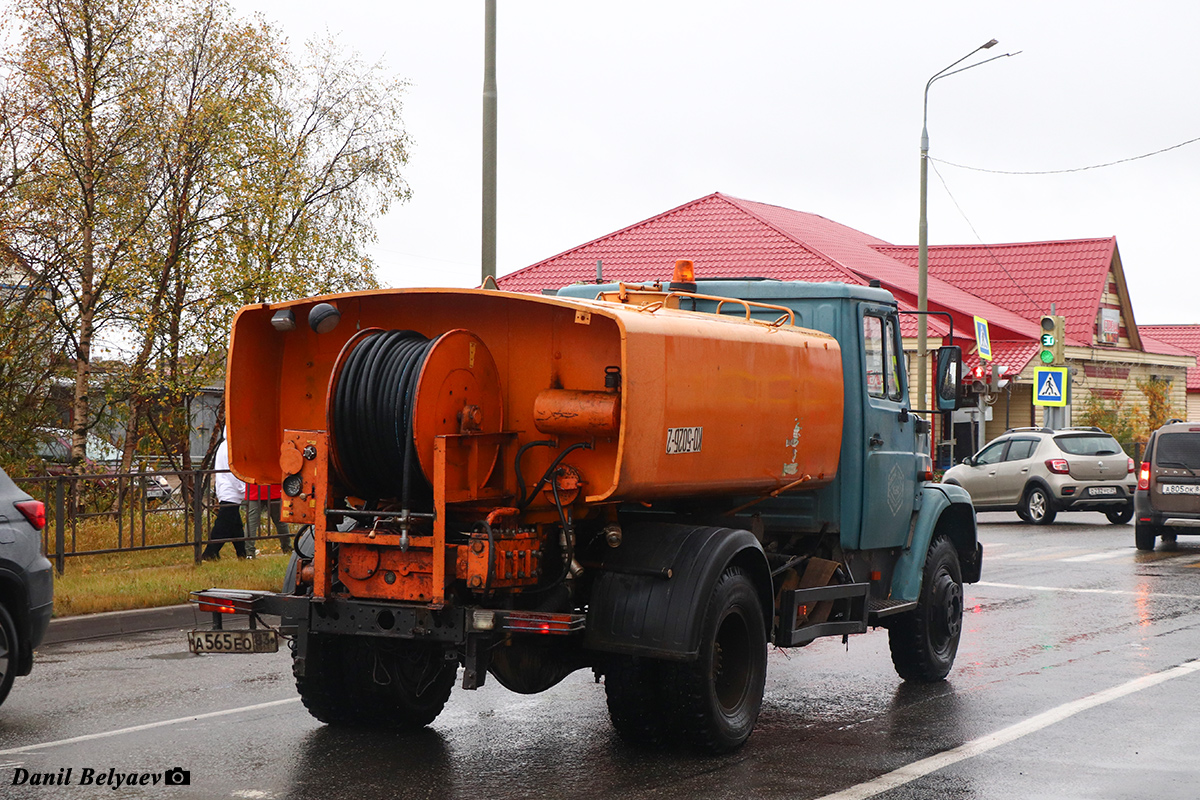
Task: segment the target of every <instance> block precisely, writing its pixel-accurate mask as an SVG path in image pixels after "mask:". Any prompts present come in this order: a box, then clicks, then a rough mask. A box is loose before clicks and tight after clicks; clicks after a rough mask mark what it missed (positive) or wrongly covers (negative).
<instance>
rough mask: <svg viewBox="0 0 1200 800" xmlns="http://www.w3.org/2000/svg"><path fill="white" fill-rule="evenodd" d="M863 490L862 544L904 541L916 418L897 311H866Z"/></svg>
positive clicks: (910, 502) (914, 484)
mask: <svg viewBox="0 0 1200 800" xmlns="http://www.w3.org/2000/svg"><path fill="white" fill-rule="evenodd" d="M862 333H863V336H862V343H863V344H862V346H863V361H862V363H863V375H862V376H861V379H862V380H863V381H864V382H865V387H864V388H865V391H864V395H865V402H864V404H863V427H862V436H863V442H862V445H861V446H862V448H863V453H864V457H863V482H864V485H863V493H862V503H863V506H862V530H861V535H860V537H859V547H860V548H862V549H864V550H868V549H873V548H878V547H895V546H902V545H903V544H904V543H905V541H906V540H907V538H908V528H909V521H910V518H911V517H912V512H913V504H914V495H915V493H916V487H917V469H918V457H917V455H916V454H915V453H914V450H915V449H916V442H917V436H916V418H915V417H913V416H912V415H911V414H910V413H909V411H908V406H909V403H908V385H907V381H906V379H905V378H906V376H905V370H904V365H903V362H902V359H903V358H904V354H903V351H902V350H901V348H900V325H899V322H898V318H897V316H896V313H895V311H893V310H891V309H889V308H886V307H878V308H875V307H871V306H865V307H864V308H863V311H862ZM847 377H849V376H847Z"/></svg>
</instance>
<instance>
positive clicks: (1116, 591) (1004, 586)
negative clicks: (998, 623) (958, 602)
mask: <svg viewBox="0 0 1200 800" xmlns="http://www.w3.org/2000/svg"><path fill="white" fill-rule="evenodd" d="M971 585H972V586H988V587H992V588H994V589H1023V590H1025V591H1028V592H1069V593H1073V594H1111V595H1120V596H1127V597H1172V598H1176V599H1181V600H1200V595H1197V594H1168V593H1166V592H1150V591H1145V592H1142V591H1133V590H1131V589H1077V588H1075V587H1073V586H1025V585H1022V584H1019V583H993V582H991V581H979V582H977V583H973V584H971Z"/></svg>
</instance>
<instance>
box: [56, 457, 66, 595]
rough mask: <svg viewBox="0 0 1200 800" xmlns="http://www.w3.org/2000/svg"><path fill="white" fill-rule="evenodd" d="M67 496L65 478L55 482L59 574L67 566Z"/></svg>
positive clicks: (57, 565)
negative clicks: (64, 484)
mask: <svg viewBox="0 0 1200 800" xmlns="http://www.w3.org/2000/svg"><path fill="white" fill-rule="evenodd" d="M66 549H67V497H66V492H65V491H64V486H63V479H62V478H59V479H58V480H57V481H55V482H54V568H55V569H56V570H57V571H58V574H59V575H62V574H63V570H65V569H66V568H67V555H66V553H65V552H64V551H65V550H66Z"/></svg>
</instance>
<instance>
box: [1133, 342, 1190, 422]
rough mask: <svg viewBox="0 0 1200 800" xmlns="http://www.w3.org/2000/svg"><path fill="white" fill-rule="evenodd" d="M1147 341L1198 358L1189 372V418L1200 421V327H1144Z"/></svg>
mask: <svg viewBox="0 0 1200 800" xmlns="http://www.w3.org/2000/svg"><path fill="white" fill-rule="evenodd" d="M1141 332H1142V335H1143V337H1144V338H1145V339H1153V340H1154V341H1156V342H1162V343H1164V344H1167V345H1170V346H1173V347H1177V348H1179V349H1180V350H1183V351H1185V352H1187V353H1190V354H1191V355H1194V356H1196V363H1194V364H1192V365H1191V366H1189V367H1188V370H1187V418H1188V419H1189V420H1200V325H1143V326H1141Z"/></svg>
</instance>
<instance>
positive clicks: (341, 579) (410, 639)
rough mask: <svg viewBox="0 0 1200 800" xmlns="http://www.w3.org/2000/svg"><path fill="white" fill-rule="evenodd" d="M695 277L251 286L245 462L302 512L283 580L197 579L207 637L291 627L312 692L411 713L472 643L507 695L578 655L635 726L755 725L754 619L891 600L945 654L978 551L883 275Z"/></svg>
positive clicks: (874, 613)
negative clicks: (244, 625) (909, 366)
mask: <svg viewBox="0 0 1200 800" xmlns="http://www.w3.org/2000/svg"><path fill="white" fill-rule="evenodd" d="M678 266H679V268H680V269H681V270H686V269H687V268H688V267H689V264H688V263H687V262H681V263H680V264H679V265H678ZM688 278H689V276H688V275H686V274H681V275H679V280H678V281H677V282H674V283H671V284H669V285H667V286H665V287H664V286H662V285H659V284H650V285H637V286H634V285H625V284H617V285H604V286H595V285H577V286H571V287H567V288H565V289H563V290H561V291H560V292H559V293H558V295H557V296H531V295H525V294H515V293H508V292H501V291H488V290H482V289H413V290H408V289H404V290H385V291H372V292H355V293H349V294H342V295H336V296H328V297H318V298H311V299H305V300H298V301H295V302H287V303H278V304H271V305H256V306H248V307H246V308H243V309H242V310H241V311H240V312H239V313H238V315H237V318H236V319H235V321H234V325H233V332H232V337H231V342H230V347H229V362H228V372H227V388H226V417H227V430H228V434H227V435H228V439H229V452H230V466H231V469H232V470H233V472H234V473H236V474H237V475H238V477H240V478H242V479H243V480H245V481H247V482H253V483H259V484H270V483H282V485H283V495H284V499H283V519H284V520H285V521H287V522H292V523H298V524H301V525H303V526H305V527H304V528H303V529H302V530H303V531H304V533H303V535H302V536H298V538H297V547H296V552H295V555H294V556H293V559H292V564H291V567H290V569H289V572H288V576H287V578H286V581H285V585H284V587H283V591H282V592H279V593H269V592H249V591H239V590H231V589H209V590H205V591H201V592H195V593H193V596H192V600H193V602H195V603H197V604H198V605H199V607H200V608H201V609H202V610H207V611H212V612H213V617H214V630H211V631H194V632H192V633H191V635H190V637H189V639H190V642H191V648H192V650H193V651H194V652H256V651H263V650H273V649H276V648H277V646H278V639H279V638H280V637H283V638H285V639H286V640H288V642H289V644H290V646H291V648H292V652H293V659H294V673H295V677H296V686H297V689H298V690H299V693H300V696H301V698H302V700H303V702H304V704H305V706H306V707H307V708H308V709H309V711H310V712H311V713H312V714H313V715H314V716H315V717H317V718H318V719H320V720H322V721H324V722H326V723H329V724H354V725H379V726H387V727H401V728H403V727H419V726H423V725H427V724H429V723H430V722H432V721H433V720H434V718H436V717H437V715H438V714H439V713H440V712H441V710H442V708H443V706H444V705H445V703H446V702H447V700H448V698H449V696H450V693H451V690H452V688H453V686H454V684H455V683H456V682H458V675H459V668H460V667H461V669H462V673H461V675H462V677H461V684H462V687H463V688H464V689H474V688H477V687H479V686H481V685H482V684H483V683H484V680H485V678H486V677H487V676H488V675H489V674H490V675H491V676H492V677H494V678H495V680H497V681H498V682H499V683H501V684H503V685H504V686H505V687H507V688H508V689H510V690H512V691H515V692H522V693H533V692H540V691H543V690H545V689H548V688H550V687H551V686H553V685H555V684H556V683H558V682H559V681H561V680H562V679H563V678H564V677H566V676H567V675H569V674H570V673H572V672H574V671H575V670H578V669H584V668H590V669H591V670H593V671H594V672H595V674H596V675H597V678H600V677H602V678H603V682H604V690H605V692H606V695H607V701H608V709H609V712H610V716H611V719H612V724H613V725H614V727H615V728H616V730H617V731H618V732H619V734H620V735H621V736H622V737H623V738H625V739H627V740H629V741H632V742H638V743H654V742H657V741H660V740H664V739H667V738H671V739H676V738H684V739H686V740H688V741H690V742H691V743H692V744H693V745H694V746H695V747H696V748H698V749H700V750H704V751H709V752H721V751H726V750H730V749H732V748H735V747H737V746H739V745H740V744H742V743H743V742H744V741H745V740H746V738H747V737H748V736H749V735H750V732H751V730H752V729H753V727H754V724H755V720H756V719H757V717H758V713H759V708H760V706H761V703H762V696H763V686H764V681H765V674H766V665H767V647H768V645H769V644H774V645H775V646H776V647H797V646H802V645H805V644H808V643H809V642H811V641H813V640H814V639H816V638H818V637H822V636H846V635H848V634H852V633H862V632H865V631H867V630H868V629H869V628H871V627H884V628H887V629H888V632H889V637H890V642H891V653H892V660H893V662H894V664H895V667H896V670H897V672H898V673H899V675H900V676H901V677H902V678H904V679H905V680H915V681H937V680H941V679H942V678H944V677H945V676H946V674H947V673H948V672H949V670H950V668H951V665H952V663H953V661H954V657H955V653H956V651H957V647H958V642H959V636H960V632H961V622H962V611H963V594H962V584H963V582H964V581H967V582H970V581H977V580H978V579H979V574H980V564H981V558H982V550H981V548H980V546H979V544H978V542H977V538H976V529H975V514H974V510H973V508H972V506H971V503H970V498H969V497H968V495H967V494H966V493H965V492H964V491H963V490H962V489H961V488H959V487H956V486H945V485H942V484H935V483H932V482H931V481H932V471H931V462H930V458H929V455H928V452H929V424H928V422H926V421H925V420H924V419H922V418H921V417H920V416H918V414H917V413H915V412H914V410H912V409H910V404H909V400H908V398H909V386H908V378H907V376H906V374H905V369H904V367H905V359H904V356H903V351H902V350H901V340H900V325H899V316H898V312H897V307H896V302H895V300H894V299H893V298H892V296H891V295H890V294H889V293H888V292H886V291H884V290H882V289H880V288H873V287H863V286H854V285H846V284H838V283H820V284H812V283H797V282H778V281H766V280H717V281H702V282H699V283H696V282H692V281H690V280H688ZM957 350H958V348H942V350H941V351H939V353H938V356H939V357H938V380H937V387H938V390H939V391H938V392H936V393H935V394H936V396H937V397H938V403H939V408H953V407H955V406H956V404H957V402H958V399H957V370H959V369H960V368H961V365H960V362H961V354H960V353H958V352H956V351H957ZM225 613H233V614H236V613H242V614H249V615H250V618H251V625H250V628H249V629H240V630H234V629H230V628H228V627H224V626H221V625H220V620H221V617H222V614H225ZM266 615H277V616H278V617H279V622H278V625H272V624H268V622H267V619H269V617H268V618H267V619H264V616H266Z"/></svg>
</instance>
